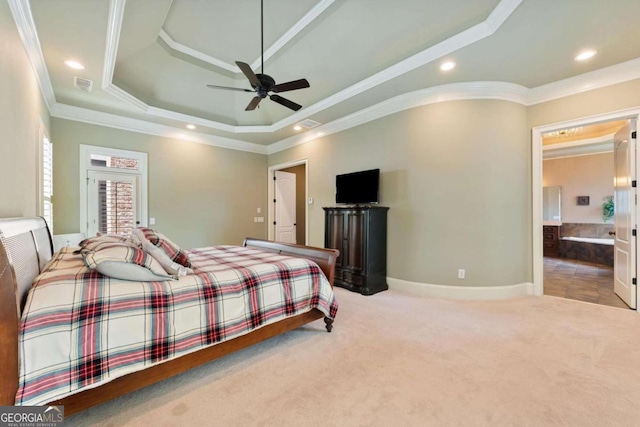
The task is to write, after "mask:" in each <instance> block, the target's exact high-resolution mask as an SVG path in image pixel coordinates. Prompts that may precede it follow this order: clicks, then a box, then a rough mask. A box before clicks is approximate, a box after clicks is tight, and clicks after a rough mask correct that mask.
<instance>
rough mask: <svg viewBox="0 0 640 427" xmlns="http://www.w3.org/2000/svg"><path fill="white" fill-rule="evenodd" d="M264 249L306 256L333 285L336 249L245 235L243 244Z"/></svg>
mask: <svg viewBox="0 0 640 427" xmlns="http://www.w3.org/2000/svg"><path fill="white" fill-rule="evenodd" d="M243 246H247V247H252V248H257V249H261V250H264V251H270V252H277V253H279V254H282V255H290V256H294V257H298V258H307V259H310V260H312V261H314V262H315V263H316V264H318V267H320V269H321V270H322V272H323V273H324V275H325V276H327V280H329V283H331V286H333V278H334V275H335V271H336V260H337V259H338V256H339V255H340V251H338V250H337V249H325V248H316V247H312V246H302V245H294V244H292V243H280V242H272V241H269V240H262V239H254V238H252V237H247V238H246V239H244V245H243Z"/></svg>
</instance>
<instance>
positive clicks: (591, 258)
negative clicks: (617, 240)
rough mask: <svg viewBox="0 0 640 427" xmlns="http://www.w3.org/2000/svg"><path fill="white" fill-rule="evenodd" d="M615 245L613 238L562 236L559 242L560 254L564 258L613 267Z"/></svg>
mask: <svg viewBox="0 0 640 427" xmlns="http://www.w3.org/2000/svg"><path fill="white" fill-rule="evenodd" d="M613 246H614V243H613V239H595V238H589V237H561V238H560V242H559V244H558V255H559V256H560V257H562V258H570V259H577V260H580V261H586V262H591V263H594V264H603V265H608V266H611V267H613Z"/></svg>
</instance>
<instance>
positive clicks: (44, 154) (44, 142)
mask: <svg viewBox="0 0 640 427" xmlns="http://www.w3.org/2000/svg"><path fill="white" fill-rule="evenodd" d="M36 152H37V153H38V164H37V168H36V170H37V189H36V193H37V199H36V202H37V204H36V214H37V215H39V216H41V217H43V218H44V219H45V221H46V222H47V226H48V227H49V231H51V233H52V234H53V144H52V143H51V141H50V140H49V137H48V136H47V134H46V128H45V126H44V123H42V122H40V127H39V129H38V140H37V151H36Z"/></svg>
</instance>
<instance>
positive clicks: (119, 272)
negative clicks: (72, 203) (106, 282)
mask: <svg viewBox="0 0 640 427" xmlns="http://www.w3.org/2000/svg"><path fill="white" fill-rule="evenodd" d="M82 255H83V257H84V263H85V264H86V265H87V267H89V268H92V269H94V270H96V271H98V272H100V273H102V274H104V275H105V276H109V277H113V278H115V279H122V280H133V281H139V282H150V281H164V280H170V279H174V277H172V276H170V275H168V274H167V272H166V271H165V270H164V269H163V268H162V266H161V265H160V263H158V261H156V260H155V259H154V258H153V257H152V256H151V255H148V254H147V253H146V252H145V251H144V250H143V249H142V248H139V247H136V246H131V245H129V244H126V243H117V242H103V243H95V244H93V245H92V248H91V249H83V250H82Z"/></svg>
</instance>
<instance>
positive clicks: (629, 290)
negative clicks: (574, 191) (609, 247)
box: [613, 121, 636, 308]
mask: <svg viewBox="0 0 640 427" xmlns="http://www.w3.org/2000/svg"><path fill="white" fill-rule="evenodd" d="M633 122H634V123H633V124H634V125H635V121H633ZM631 125H632V124H631V123H627V124H626V125H625V126H624V127H623V128H621V129H620V130H619V131H618V132H617V133H616V134H615V137H614V140H613V143H614V164H615V165H614V171H615V172H614V173H615V176H614V203H615V215H614V218H615V240H614V242H615V246H614V257H613V259H614V262H613V263H614V266H613V277H614V284H613V287H614V290H615V293H616V294H617V295H618V296H619V297H620V298H621V299H622V300H623V301H624V302H625V303H626V304H627V305H628V306H629V307H630V308H636V286H635V285H634V284H633V280H634V279H635V278H636V238H635V237H634V236H633V230H634V229H635V228H636V200H635V198H636V196H635V188H633V187H632V185H631V183H632V180H634V179H636V178H635V177H636V157H635V156H636V147H635V145H636V144H635V140H634V139H631ZM634 127H635V126H634Z"/></svg>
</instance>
